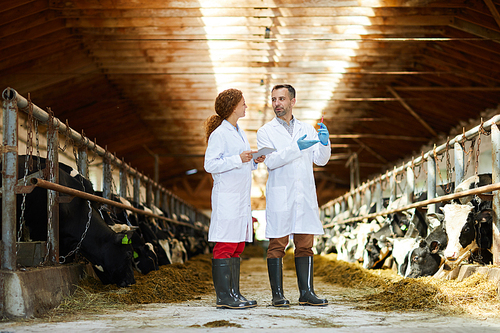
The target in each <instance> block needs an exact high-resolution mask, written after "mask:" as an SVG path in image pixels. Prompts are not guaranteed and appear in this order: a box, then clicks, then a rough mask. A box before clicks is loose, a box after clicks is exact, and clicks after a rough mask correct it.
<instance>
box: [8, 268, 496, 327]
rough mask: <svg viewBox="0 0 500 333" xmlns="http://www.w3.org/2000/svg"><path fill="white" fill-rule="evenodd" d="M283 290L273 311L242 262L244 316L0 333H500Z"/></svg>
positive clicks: (210, 309) (263, 280) (155, 312)
mask: <svg viewBox="0 0 500 333" xmlns="http://www.w3.org/2000/svg"><path fill="white" fill-rule="evenodd" d="M284 288H285V294H286V296H287V298H288V299H289V300H290V301H291V303H292V306H291V307H290V308H289V309H277V308H273V307H272V306H271V304H270V300H271V297H270V287H269V282H268V277H267V267H266V261H265V260H264V259H263V258H249V259H246V260H243V261H242V275H241V291H242V293H243V294H244V295H245V296H246V297H247V298H248V299H255V300H257V302H258V304H259V305H258V306H257V307H256V308H253V309H248V310H218V309H216V308H215V306H214V304H215V294H207V295H204V296H202V297H199V298H198V299H196V300H191V301H186V302H182V303H169V304H149V305H144V306H141V307H140V309H139V310H134V311H114V310H110V311H107V313H106V314H96V315H88V314H85V315H82V316H80V317H78V318H76V319H72V320H71V321H63V322H42V321H41V320H29V321H21V322H10V323H6V322H3V323H1V324H0V331H2V332H52V333H56V332H64V333H66V332H77V331H82V332H83V331H85V332H137V331H144V332H168V331H175V332H216V331H225V332H228V331H233V329H234V328H238V329H237V331H238V332H247V331H248V332H250V331H252V332H254V331H255V330H256V329H257V330H260V331H264V332H267V331H273V332H290V331H291V329H292V330H293V329H299V330H300V331H301V332H419V331H425V332H470V331H472V330H474V331H480V332H498V331H499V330H500V320H499V319H487V320H478V319H471V318H464V317H462V318H460V317H454V316H443V315H441V314H439V313H435V312H411V313H400V312H372V311H363V310H358V309H355V306H356V305H357V303H358V302H359V300H357V299H356V297H353V296H352V290H347V288H341V287H338V286H335V285H331V284H328V283H324V282H322V279H321V278H319V277H317V278H315V290H316V293H317V294H318V295H319V296H320V297H326V298H327V299H328V300H329V302H330V304H329V306H327V307H321V308H313V307H304V306H300V305H298V302H297V300H298V290H297V282H296V276H295V272H294V270H284Z"/></svg>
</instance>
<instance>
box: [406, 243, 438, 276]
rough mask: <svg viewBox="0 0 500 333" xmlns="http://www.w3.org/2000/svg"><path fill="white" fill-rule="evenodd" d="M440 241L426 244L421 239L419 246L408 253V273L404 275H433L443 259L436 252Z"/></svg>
mask: <svg viewBox="0 0 500 333" xmlns="http://www.w3.org/2000/svg"><path fill="white" fill-rule="evenodd" d="M439 248H440V243H439V242H438V241H432V242H430V244H428V243H427V242H426V241H425V240H421V241H420V243H419V246H418V247H417V248H415V249H413V251H412V252H411V254H410V260H409V262H408V263H409V265H410V267H409V273H408V274H407V276H406V277H409V278H417V277H421V276H431V275H434V274H435V273H436V272H437V271H438V270H439V267H440V266H441V264H442V263H443V261H444V258H442V257H441V256H440V255H439V254H438V252H439Z"/></svg>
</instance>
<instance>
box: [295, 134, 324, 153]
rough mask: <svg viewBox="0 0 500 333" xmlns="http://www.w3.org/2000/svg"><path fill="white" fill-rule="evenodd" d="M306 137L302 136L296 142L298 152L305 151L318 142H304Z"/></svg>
mask: <svg viewBox="0 0 500 333" xmlns="http://www.w3.org/2000/svg"><path fill="white" fill-rule="evenodd" d="M306 136H307V134H304V136H303V137H301V138H299V139H298V140H297V145H298V146H299V149H300V150H304V149H307V148H309V147H311V146H314V145H315V144H317V143H318V142H319V140H304V139H305V137H306Z"/></svg>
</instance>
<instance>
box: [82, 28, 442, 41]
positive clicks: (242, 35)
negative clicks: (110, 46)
mask: <svg viewBox="0 0 500 333" xmlns="http://www.w3.org/2000/svg"><path fill="white" fill-rule="evenodd" d="M74 33H75V34H76V35H88V36H92V35H94V36H95V35H99V36H100V37H101V38H108V37H106V36H109V37H112V36H117V37H118V39H120V40H127V39H130V40H136V39H163V40H167V39H195V40H196V39H214V40H217V39H237V40H238V39H239V40H247V41H252V40H256V39H258V40H260V41H262V40H263V39H264V34H265V28H264V27H259V26H232V27H231V29H228V28H227V27H225V26H219V27H211V28H210V29H209V30H208V31H207V29H206V27H203V26H199V27H156V26H148V27H137V28H136V27H118V28H116V27H115V28H102V27H97V28H74ZM271 34H272V38H271V39H270V40H269V41H268V42H272V41H273V40H274V39H279V38H281V37H282V38H286V37H287V36H288V37H289V36H292V38H293V39H294V40H297V39H303V40H311V39H316V38H327V39H332V40H359V39H360V36H367V35H382V36H384V35H394V36H398V37H399V38H403V37H405V36H406V34H411V35H412V36H415V34H429V35H441V34H442V30H440V29H439V27H435V26H421V25H415V26H364V27H352V26H349V25H337V26H318V27H315V26H313V25H311V26H290V27H283V26H273V27H271ZM377 38H378V39H382V40H383V39H384V38H389V37H381V36H377ZM110 40H112V38H110Z"/></svg>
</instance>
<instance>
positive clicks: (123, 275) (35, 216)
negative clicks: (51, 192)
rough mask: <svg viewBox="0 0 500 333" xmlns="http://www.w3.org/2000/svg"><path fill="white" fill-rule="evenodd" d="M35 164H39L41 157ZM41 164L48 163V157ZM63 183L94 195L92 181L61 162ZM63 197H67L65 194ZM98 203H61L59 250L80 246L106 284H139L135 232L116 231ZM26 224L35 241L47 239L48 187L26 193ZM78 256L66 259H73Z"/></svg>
mask: <svg viewBox="0 0 500 333" xmlns="http://www.w3.org/2000/svg"><path fill="white" fill-rule="evenodd" d="M33 158H34V159H35V163H34V165H37V164H38V163H37V161H36V160H37V157H33ZM25 159H26V156H19V159H18V165H19V168H18V169H19V170H18V175H19V177H22V176H24V166H25ZM40 165H41V167H42V169H43V168H45V166H46V161H45V159H43V158H41V159H40ZM59 184H60V185H63V186H66V187H70V188H73V189H76V190H79V191H82V192H87V193H90V194H93V193H94V192H93V188H92V183H90V181H89V180H87V179H85V178H84V177H83V176H82V175H80V174H79V173H78V172H76V171H75V170H74V169H73V168H71V167H70V166H68V165H65V164H63V163H59ZM61 197H64V195H62V196H61ZM21 202H22V196H21V195H18V199H17V216H20V214H21ZM95 206H96V205H95V204H93V203H91V202H90V201H88V200H85V199H81V198H79V197H74V198H73V199H72V200H71V201H70V202H68V203H60V204H59V251H60V255H61V256H63V257H65V256H67V255H68V254H69V253H70V252H71V251H73V250H75V249H77V246H78V244H81V245H80V248H79V250H78V252H79V253H81V254H82V255H83V256H84V257H85V258H86V259H87V260H89V261H90V262H91V263H92V265H93V267H94V271H95V272H96V274H97V276H98V277H99V279H100V280H101V281H102V283H104V284H116V285H117V286H120V287H126V286H129V285H131V284H134V283H135V279H134V273H133V269H132V260H131V259H132V255H133V254H132V252H133V251H132V247H131V246H130V244H129V240H130V237H131V236H132V232H131V231H128V232H123V233H118V234H117V233H115V232H113V231H112V230H111V229H110V228H109V227H108V226H107V224H106V223H105V222H104V220H103V219H102V217H101V215H100V213H99V212H98V211H97V210H96V209H95ZM24 218H25V226H26V227H27V228H28V229H29V235H30V238H31V240H34V241H45V240H46V239H47V190H45V189H42V188H38V187H37V188H35V189H34V190H33V192H31V193H30V194H28V195H26V209H25V210H24ZM73 257H74V255H72V256H70V257H68V258H65V262H69V261H71V260H73Z"/></svg>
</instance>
